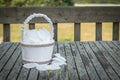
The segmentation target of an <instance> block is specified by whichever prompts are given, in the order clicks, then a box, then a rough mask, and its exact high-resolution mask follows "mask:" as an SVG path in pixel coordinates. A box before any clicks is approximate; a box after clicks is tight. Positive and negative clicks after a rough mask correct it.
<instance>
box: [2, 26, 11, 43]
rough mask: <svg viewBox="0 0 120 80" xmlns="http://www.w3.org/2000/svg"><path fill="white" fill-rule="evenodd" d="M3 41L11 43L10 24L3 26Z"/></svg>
mask: <svg viewBox="0 0 120 80" xmlns="http://www.w3.org/2000/svg"><path fill="white" fill-rule="evenodd" d="M3 41H4V42H7V41H10V24H3Z"/></svg>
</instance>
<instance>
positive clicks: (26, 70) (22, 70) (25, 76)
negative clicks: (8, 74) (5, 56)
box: [17, 67, 30, 80]
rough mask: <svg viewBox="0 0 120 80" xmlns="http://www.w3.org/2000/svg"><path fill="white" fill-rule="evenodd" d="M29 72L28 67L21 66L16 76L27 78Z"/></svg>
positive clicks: (19, 78) (22, 78)
mask: <svg viewBox="0 0 120 80" xmlns="http://www.w3.org/2000/svg"><path fill="white" fill-rule="evenodd" d="M29 72H30V69H26V68H24V67H22V69H21V71H20V73H19V75H18V77H17V80H27V78H28V75H29Z"/></svg>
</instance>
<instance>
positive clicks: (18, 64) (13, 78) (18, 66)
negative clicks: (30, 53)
mask: <svg viewBox="0 0 120 80" xmlns="http://www.w3.org/2000/svg"><path fill="white" fill-rule="evenodd" d="M20 54H21V53H20ZM21 59H22V55H20V56H19V57H18V59H17V61H16V63H15V64H14V67H13V69H12V71H11V72H10V73H9V75H8V77H7V80H16V79H17V76H18V75H19V73H20V70H21V67H22V64H21V63H22V60H21Z"/></svg>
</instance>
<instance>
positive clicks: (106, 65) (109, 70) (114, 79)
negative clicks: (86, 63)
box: [90, 43, 119, 80]
mask: <svg viewBox="0 0 120 80" xmlns="http://www.w3.org/2000/svg"><path fill="white" fill-rule="evenodd" d="M90 46H91V47H92V50H93V51H94V54H95V55H96V57H97V58H98V60H99V62H100V63H101V65H102V66H103V68H104V70H105V71H106V72H107V74H108V75H109V77H110V78H111V79H112V80H119V77H118V76H117V74H116V73H115V72H114V70H113V68H112V67H111V65H110V63H109V62H108V61H107V59H106V58H105V56H104V55H103V54H102V52H101V51H100V50H99V49H98V48H97V46H96V45H95V44H94V43H90Z"/></svg>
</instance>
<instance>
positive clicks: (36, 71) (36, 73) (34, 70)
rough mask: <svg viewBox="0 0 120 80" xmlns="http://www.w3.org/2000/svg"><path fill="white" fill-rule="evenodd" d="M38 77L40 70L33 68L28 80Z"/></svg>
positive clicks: (35, 79)
mask: <svg viewBox="0 0 120 80" xmlns="http://www.w3.org/2000/svg"><path fill="white" fill-rule="evenodd" d="M37 77H38V70H36V69H31V70H30V73H29V76H28V80H37Z"/></svg>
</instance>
